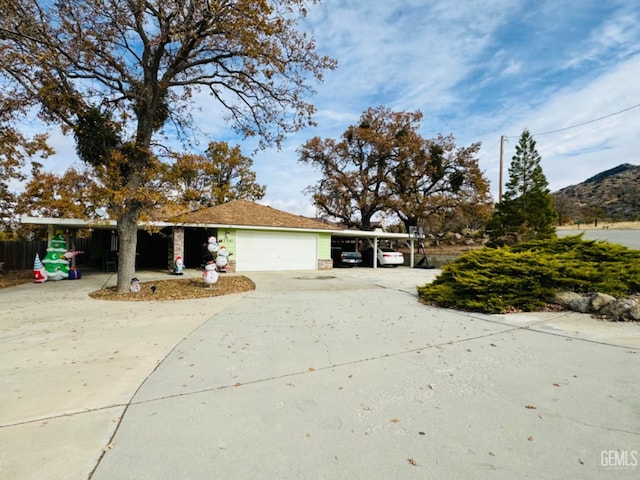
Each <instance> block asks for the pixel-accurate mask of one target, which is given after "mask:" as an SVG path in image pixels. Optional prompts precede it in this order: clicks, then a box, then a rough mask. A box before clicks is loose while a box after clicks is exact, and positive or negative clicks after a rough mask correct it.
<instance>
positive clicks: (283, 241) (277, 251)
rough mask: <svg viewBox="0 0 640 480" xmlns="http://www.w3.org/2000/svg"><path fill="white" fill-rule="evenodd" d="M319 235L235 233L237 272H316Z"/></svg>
mask: <svg viewBox="0 0 640 480" xmlns="http://www.w3.org/2000/svg"><path fill="white" fill-rule="evenodd" d="M317 243H318V236H317V235H316V234H309V233H290V232H263V231H251V230H239V231H237V232H236V254H235V257H236V258H235V261H236V271H238V272H251V271H264V270H316V269H317V268H318V260H317V258H318V255H317V251H318V245H317Z"/></svg>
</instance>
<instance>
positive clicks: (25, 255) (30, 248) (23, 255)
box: [0, 238, 90, 270]
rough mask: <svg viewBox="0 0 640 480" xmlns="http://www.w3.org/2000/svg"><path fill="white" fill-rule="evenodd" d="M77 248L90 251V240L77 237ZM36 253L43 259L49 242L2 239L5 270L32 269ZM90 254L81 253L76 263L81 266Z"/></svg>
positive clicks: (1, 260) (0, 255) (0, 252)
mask: <svg viewBox="0 0 640 480" xmlns="http://www.w3.org/2000/svg"><path fill="white" fill-rule="evenodd" d="M74 244H75V247H76V250H82V251H84V252H86V253H88V249H89V242H88V239H86V238H76V239H75V240H74ZM36 253H37V254H38V255H40V259H43V258H44V256H45V255H46V254H47V242H46V241H44V240H31V241H20V240H10V241H0V263H3V264H4V265H3V268H4V270H32V269H33V261H34V260H35V258H36ZM89 258H90V257H89V255H86V256H85V255H79V256H78V257H76V264H77V265H78V266H81V265H83V264H84V262H85V261H87V260H88V259H89Z"/></svg>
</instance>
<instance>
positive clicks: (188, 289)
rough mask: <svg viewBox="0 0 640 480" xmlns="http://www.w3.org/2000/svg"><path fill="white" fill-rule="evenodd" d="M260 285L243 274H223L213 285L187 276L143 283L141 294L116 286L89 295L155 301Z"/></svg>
mask: <svg viewBox="0 0 640 480" xmlns="http://www.w3.org/2000/svg"><path fill="white" fill-rule="evenodd" d="M255 288H256V285H255V283H253V282H252V281H251V280H249V279H248V278H247V277H244V276H242V275H230V276H220V278H219V279H218V281H217V283H215V284H214V285H212V286H209V285H207V284H205V283H204V281H203V280H202V279H201V278H183V279H176V280H156V281H152V282H141V283H140V291H139V292H137V293H132V292H126V293H118V292H116V287H111V288H104V289H102V290H97V291H95V292H91V293H90V294H89V296H90V297H91V298H96V299H99V300H117V301H125V302H153V301H163V300H186V299H194V298H208V297H219V296H221V295H230V294H232V293H242V292H250V291H252V290H255Z"/></svg>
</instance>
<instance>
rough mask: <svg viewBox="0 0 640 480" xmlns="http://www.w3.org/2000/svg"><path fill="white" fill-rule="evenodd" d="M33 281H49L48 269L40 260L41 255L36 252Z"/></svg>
mask: <svg viewBox="0 0 640 480" xmlns="http://www.w3.org/2000/svg"><path fill="white" fill-rule="evenodd" d="M33 281H34V282H36V283H44V282H46V281H47V271H46V270H45V268H44V265H43V264H42V261H41V260H40V255H38V254H37V253H36V259H35V261H34V262H33Z"/></svg>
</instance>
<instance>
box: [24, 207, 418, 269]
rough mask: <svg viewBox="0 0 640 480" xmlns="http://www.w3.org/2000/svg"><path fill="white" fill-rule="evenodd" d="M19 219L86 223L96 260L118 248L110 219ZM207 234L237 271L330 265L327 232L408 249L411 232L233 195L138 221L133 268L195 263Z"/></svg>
mask: <svg viewBox="0 0 640 480" xmlns="http://www.w3.org/2000/svg"><path fill="white" fill-rule="evenodd" d="M21 221H22V222H23V223H28V224H39V225H47V226H48V227H49V234H50V235H49V236H50V237H51V236H53V234H54V233H55V231H56V230H65V231H69V232H70V233H72V232H73V231H74V230H77V229H89V228H91V229H92V230H93V233H92V237H93V241H94V244H96V245H97V246H96V247H94V249H95V250H97V251H98V252H100V254H99V255H96V254H92V255H94V256H96V258H98V257H99V258H101V259H102V260H96V261H95V263H96V264H97V265H100V264H101V263H104V262H103V260H104V258H105V257H109V258H112V257H113V254H115V253H116V252H117V248H118V241H117V235H116V231H115V227H116V223H115V221H113V220H108V219H107V220H100V221H90V220H82V219H68V218H40V217H27V216H25V217H23V218H22V219H21ZM211 236H214V237H216V239H217V241H218V243H219V244H220V245H224V246H225V247H226V249H227V251H228V252H229V254H230V255H229V265H228V271H236V272H248V271H277V270H326V269H331V268H333V262H332V260H331V242H332V238H333V239H334V240H337V239H342V240H344V239H351V240H352V242H351V243H352V244H353V245H355V247H354V248H357V246H358V244H359V243H360V244H363V243H364V244H366V245H369V246H373V248H377V245H378V240H379V239H382V238H384V239H390V240H404V241H406V242H407V243H408V244H410V245H411V251H413V238H410V237H408V236H407V235H406V234H398V233H385V232H380V231H376V232H362V231H353V230H343V229H339V228H336V226H335V225H330V224H326V223H323V222H321V221H319V220H315V219H311V218H307V217H303V216H300V215H294V214H291V213H287V212H284V211H282V210H277V209H275V208H272V207H269V206H265V205H260V204H257V203H254V202H250V201H248V200H235V201H232V202H228V203H224V204H221V205H215V206H213V207H209V208H203V209H200V210H196V211H192V212H188V213H184V214H181V215H174V216H168V217H156V219H155V220H153V221H146V222H140V223H139V226H138V248H137V250H138V252H137V253H138V260H137V263H136V268H138V269H140V268H165V267H167V268H168V269H169V270H171V269H172V268H173V264H174V260H175V258H176V257H178V256H181V257H182V259H183V262H184V265H185V266H186V267H187V268H197V267H199V266H201V265H202V264H203V263H204V262H206V260H207V259H208V258H210V254H209V253H208V251H207V249H206V245H207V239H208V238H209V237H211ZM411 264H413V258H412V260H411ZM103 267H104V266H103Z"/></svg>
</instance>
